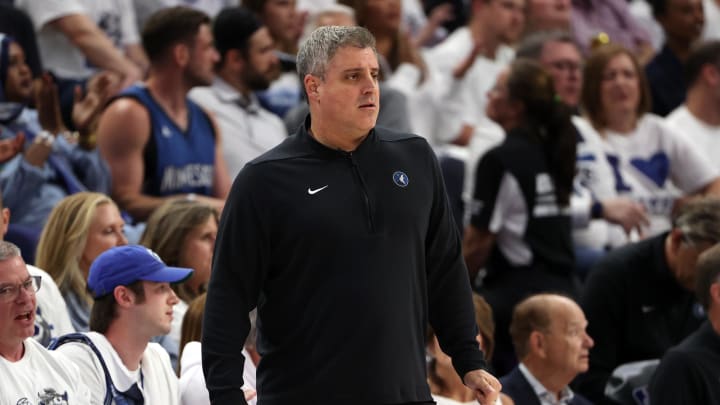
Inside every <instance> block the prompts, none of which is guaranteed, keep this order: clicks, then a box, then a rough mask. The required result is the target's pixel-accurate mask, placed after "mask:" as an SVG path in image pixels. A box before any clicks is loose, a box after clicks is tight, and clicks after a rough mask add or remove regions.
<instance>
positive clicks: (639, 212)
mask: <svg viewBox="0 0 720 405" xmlns="http://www.w3.org/2000/svg"><path fill="white" fill-rule="evenodd" d="M602 206H603V218H604V219H605V220H606V221H608V222H612V223H614V224H618V225H620V226H622V227H623V229H624V230H625V233H628V234H629V233H630V232H632V230H633V229H637V230H638V232H639V233H640V235H642V233H643V232H642V228H643V227H647V226H650V220H649V219H648V216H647V212H646V211H645V207H644V206H643V205H642V204H640V203H638V202H635V201H633V200H630V199H629V198H625V197H616V198H608V199H605V200H603V201H602Z"/></svg>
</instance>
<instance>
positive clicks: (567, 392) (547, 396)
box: [518, 363, 575, 405]
mask: <svg viewBox="0 0 720 405" xmlns="http://www.w3.org/2000/svg"><path fill="white" fill-rule="evenodd" d="M518 368H519V369H520V372H521V373H522V374H523V376H525V379H526V380H527V382H528V383H529V384H530V386H531V387H532V389H533V391H535V395H537V397H538V399H539V400H540V403H541V404H542V405H567V404H569V403H570V401H572V399H573V397H575V393H573V391H572V390H571V389H570V387H568V386H567V385H566V386H565V387H564V388H563V389H562V391H561V392H560V398H559V399H556V398H555V394H553V393H552V392H550V391H548V390H547V388H545V386H543V385H542V383H541V382H540V381H538V380H537V378H535V376H534V375H532V373H531V372H530V370H528V368H527V367H525V365H524V364H523V363H520V364H519V365H518Z"/></svg>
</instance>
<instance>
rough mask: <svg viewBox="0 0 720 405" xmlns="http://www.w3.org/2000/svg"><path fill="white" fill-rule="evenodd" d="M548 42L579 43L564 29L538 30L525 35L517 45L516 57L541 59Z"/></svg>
mask: <svg viewBox="0 0 720 405" xmlns="http://www.w3.org/2000/svg"><path fill="white" fill-rule="evenodd" d="M548 42H561V43H567V44H571V45H574V46H575V47H576V48H577V44H576V43H575V40H574V39H573V37H572V35H570V33H569V32H567V31H563V30H551V31H538V32H534V33H532V34H530V35H528V36H527V37H525V38H524V39H523V40H522V41H521V42H520V44H519V45H518V47H517V51H516V52H515V57H516V58H518V59H519V58H528V59H533V60H538V59H540V55H542V51H543V48H545V44H547V43H548Z"/></svg>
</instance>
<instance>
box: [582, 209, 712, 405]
mask: <svg viewBox="0 0 720 405" xmlns="http://www.w3.org/2000/svg"><path fill="white" fill-rule="evenodd" d="M717 242H720V200H717V199H711V198H704V199H696V200H693V201H689V202H687V203H685V205H684V206H683V207H682V208H680V212H679V213H678V214H677V216H675V218H674V220H673V228H672V229H671V230H670V231H669V232H667V233H664V234H661V235H658V236H655V237H651V238H648V239H644V240H642V241H640V242H637V243H633V244H630V245H627V246H625V247H622V248H619V249H616V250H613V251H611V252H610V253H608V254H607V255H606V256H605V257H604V258H603V259H602V260H600V261H599V262H598V263H597V264H596V265H595V267H594V268H593V269H592V270H591V272H590V276H589V277H588V279H587V280H586V283H585V290H584V292H583V296H582V300H581V306H582V308H583V310H584V311H585V315H586V316H587V320H588V322H589V326H588V333H589V334H590V336H592V337H593V339H594V340H595V346H594V347H593V348H592V349H591V350H590V369H589V371H588V372H587V373H585V374H583V375H580V376H579V377H578V383H579V384H578V386H577V390H578V391H579V392H580V393H582V394H583V395H585V396H586V397H587V398H588V399H590V400H591V401H593V402H595V403H605V402H603V401H606V400H605V399H604V394H603V393H604V391H605V385H606V383H607V382H608V379H609V377H610V374H611V373H612V372H613V370H614V369H615V368H616V367H618V366H620V365H622V364H625V363H629V362H635V361H640V360H649V359H656V358H659V357H662V355H663V354H664V353H665V352H666V351H667V350H668V349H670V348H671V347H672V346H675V345H677V344H678V343H680V341H682V340H683V339H684V338H685V337H686V336H688V335H690V334H691V333H693V332H694V331H695V330H697V329H698V327H699V326H700V325H701V324H702V323H703V321H705V319H706V315H705V311H704V310H703V308H702V306H701V305H700V304H699V303H698V302H697V299H696V298H695V294H694V291H695V280H696V278H697V277H696V275H697V271H696V268H695V264H696V263H697V260H698V256H699V255H700V254H701V253H703V252H704V251H705V250H707V249H709V248H710V247H712V246H713V245H714V244H716V243H717Z"/></svg>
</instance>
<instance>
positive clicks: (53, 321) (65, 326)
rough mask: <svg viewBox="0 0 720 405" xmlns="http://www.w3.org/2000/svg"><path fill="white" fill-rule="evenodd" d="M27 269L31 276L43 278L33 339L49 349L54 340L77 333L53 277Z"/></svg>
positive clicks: (30, 267)
mask: <svg viewBox="0 0 720 405" xmlns="http://www.w3.org/2000/svg"><path fill="white" fill-rule="evenodd" d="M27 269H28V273H30V275H31V276H40V277H41V278H42V281H41V282H40V290H39V291H38V292H37V294H35V297H36V298H37V309H36V310H35V336H33V338H34V339H35V340H37V341H38V342H39V343H40V344H41V345H43V346H46V347H47V345H48V344H50V340H51V339H52V338H55V337H58V336H60V335H65V334H68V333H72V332H75V329H73V327H72V323H71V322H70V315H69V314H68V311H67V306H66V305H65V300H64V299H63V297H62V294H60V290H58V287H57V285H56V284H55V281H53V279H52V277H51V276H50V275H49V274H47V273H46V272H44V271H43V270H40V269H38V268H37V267H35V266H31V265H27Z"/></svg>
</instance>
